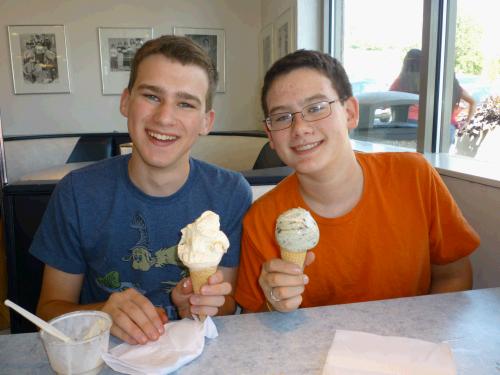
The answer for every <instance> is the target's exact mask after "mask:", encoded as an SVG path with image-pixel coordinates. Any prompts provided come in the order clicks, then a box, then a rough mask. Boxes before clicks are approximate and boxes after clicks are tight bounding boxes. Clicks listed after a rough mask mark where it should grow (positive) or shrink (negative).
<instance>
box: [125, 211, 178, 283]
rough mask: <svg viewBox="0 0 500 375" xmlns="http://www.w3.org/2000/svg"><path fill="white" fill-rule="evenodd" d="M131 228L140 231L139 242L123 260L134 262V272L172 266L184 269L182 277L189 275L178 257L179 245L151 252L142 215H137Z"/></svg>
mask: <svg viewBox="0 0 500 375" xmlns="http://www.w3.org/2000/svg"><path fill="white" fill-rule="evenodd" d="M130 226H131V227H132V228H134V229H137V230H138V231H139V240H138V241H137V243H136V244H135V245H134V246H133V247H132V248H131V249H130V254H129V255H128V256H125V257H123V258H122V260H124V261H126V262H128V261H132V268H133V269H134V270H139V271H149V270H150V268H151V267H165V266H167V265H169V264H170V265H173V266H177V267H180V268H181V269H182V275H181V277H184V276H185V275H187V269H186V268H185V266H184V265H183V264H182V262H181V261H180V259H179V258H178V257H177V245H174V246H171V247H169V248H162V249H159V250H158V251H156V252H155V253H154V254H153V253H152V252H151V251H150V250H149V237H148V231H147V228H146V222H145V220H144V218H143V217H142V216H141V214H139V213H136V214H135V216H134V218H133V220H132V224H131V225H130Z"/></svg>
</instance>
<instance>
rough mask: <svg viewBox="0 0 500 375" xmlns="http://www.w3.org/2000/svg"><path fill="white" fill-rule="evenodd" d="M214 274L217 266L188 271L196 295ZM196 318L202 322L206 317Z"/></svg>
mask: <svg viewBox="0 0 500 375" xmlns="http://www.w3.org/2000/svg"><path fill="white" fill-rule="evenodd" d="M215 272H217V266H215V267H209V268H200V269H190V270H189V276H191V282H192V283H193V290H194V292H195V293H196V294H200V290H201V287H202V286H203V285H205V284H206V283H207V282H208V278H209V277H210V276H212V275H213V274H214V273H215ZM198 317H199V318H200V320H201V321H202V322H203V321H204V320H205V317H206V316H205V315H198Z"/></svg>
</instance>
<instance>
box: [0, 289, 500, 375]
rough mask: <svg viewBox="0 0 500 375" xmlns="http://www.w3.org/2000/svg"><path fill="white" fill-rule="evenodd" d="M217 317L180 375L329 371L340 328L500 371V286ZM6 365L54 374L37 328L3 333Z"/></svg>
mask: <svg viewBox="0 0 500 375" xmlns="http://www.w3.org/2000/svg"><path fill="white" fill-rule="evenodd" d="M214 321H215V324H216V325H217V328H218V330H219V337H217V338H216V339H213V340H207V343H206V346H205V350H204V352H203V353H202V355H201V356H200V357H199V358H197V359H196V360H195V361H193V362H191V363H190V364H188V365H186V366H185V367H183V368H181V369H180V370H179V371H178V374H181V375H185V374H321V371H322V368H323V366H324V363H325V359H326V355H327V353H328V350H329V348H330V346H331V344H332V340H333V336H334V332H335V329H346V330H359V331H365V332H371V333H376V334H382V335H395V336H405V337H413V338H418V339H423V340H428V341H433V342H440V341H446V342H448V343H449V345H450V346H451V348H452V350H453V355H454V358H455V362H456V364H457V368H458V373H459V374H474V375H476V374H479V375H481V374H500V288H491V289H479V290H473V291H467V292H460V293H447V294H440V295H432V296H421V297H412V298H400V299H392V300H384V301H375V302H365V303H356V304H346V305H337V306H327V307H317V308H309V309H300V310H297V311H295V312H293V313H288V314H282V313H278V312H273V313H260V314H246V315H234V316H226V317H217V318H215V319H214ZM117 342H118V340H117V339H115V338H113V340H112V343H111V344H112V345H116V344H117ZM0 364H1V365H0V373H1V374H48V373H51V372H50V367H49V364H48V362H47V358H46V356H45V353H44V350H43V346H42V343H41V341H40V339H39V337H38V335H37V334H36V333H29V334H19V335H6V336H0ZM114 373H115V372H113V371H112V370H111V369H109V368H107V367H106V368H105V369H104V370H103V371H102V372H101V374H104V375H105V374H114Z"/></svg>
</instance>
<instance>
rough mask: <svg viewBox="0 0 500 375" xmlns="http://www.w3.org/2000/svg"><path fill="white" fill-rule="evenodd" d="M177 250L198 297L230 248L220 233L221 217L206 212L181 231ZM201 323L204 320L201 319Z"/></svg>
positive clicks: (222, 233)
mask: <svg viewBox="0 0 500 375" xmlns="http://www.w3.org/2000/svg"><path fill="white" fill-rule="evenodd" d="M181 233H182V237H181V240H180V242H179V245H178V246H177V254H178V256H179V259H180V260H181V261H182V263H184V265H185V266H186V267H188V268H189V275H190V277H191V282H192V283H193V290H194V292H195V293H197V294H199V293H200V289H201V287H202V286H203V285H204V284H206V283H207V281H208V278H209V277H210V276H212V275H213V274H214V273H215V272H217V266H218V265H219V262H220V260H221V258H222V256H223V255H224V253H225V252H226V251H227V249H228V248H229V240H228V238H227V236H226V235H225V234H224V232H222V231H221V230H220V222H219V215H217V214H216V213H214V212H212V211H205V212H203V213H202V214H201V216H200V217H199V218H197V219H196V220H195V221H194V222H193V223H191V224H188V225H187V226H186V227H185V228H183V229H181ZM199 318H200V319H201V320H203V319H204V316H199Z"/></svg>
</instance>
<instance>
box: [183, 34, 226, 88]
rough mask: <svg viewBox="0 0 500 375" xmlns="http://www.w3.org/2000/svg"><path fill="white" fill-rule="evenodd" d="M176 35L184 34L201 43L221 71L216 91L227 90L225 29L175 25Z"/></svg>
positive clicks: (219, 71) (218, 70)
mask: <svg viewBox="0 0 500 375" xmlns="http://www.w3.org/2000/svg"><path fill="white" fill-rule="evenodd" d="M173 31H174V35H183V36H187V37H188V38H190V39H192V40H193V41H194V42H196V43H197V44H198V45H200V46H201V47H202V48H203V49H205V51H207V53H208V55H209V56H210V57H211V58H212V60H214V65H215V66H216V68H217V72H218V73H219V83H218V84H217V90H216V92H225V91H226V35H225V32H224V29H208V28H192V27H178V26H174V30H173Z"/></svg>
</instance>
